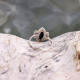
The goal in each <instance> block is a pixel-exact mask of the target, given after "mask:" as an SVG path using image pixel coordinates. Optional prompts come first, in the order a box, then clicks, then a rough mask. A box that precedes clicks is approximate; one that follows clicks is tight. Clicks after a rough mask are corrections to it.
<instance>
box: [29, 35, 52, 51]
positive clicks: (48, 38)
mask: <svg viewBox="0 0 80 80" xmlns="http://www.w3.org/2000/svg"><path fill="white" fill-rule="evenodd" d="M34 37H35V35H33V36H31V37H30V39H29V45H30V47H32V48H33V49H35V50H36V49H39V50H49V49H51V48H52V40H51V39H50V38H49V37H48V38H47V40H48V41H50V43H51V44H50V47H49V48H48V49H41V48H40V47H34V46H33V45H32V43H31V40H32V39H33V38H34Z"/></svg>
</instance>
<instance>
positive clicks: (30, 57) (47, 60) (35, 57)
mask: <svg viewBox="0 0 80 80" xmlns="http://www.w3.org/2000/svg"><path fill="white" fill-rule="evenodd" d="M52 40H53V48H52V49H50V50H49V51H42V50H40V51H39V50H34V49H32V48H31V47H30V46H29V45H28V41H27V40H24V39H22V38H19V37H17V36H14V35H10V34H0V80H80V72H79V71H76V66H75V60H74V57H75V55H76V47H75V45H76V44H79V43H78V42H79V40H80V31H78V32H69V33H65V34H63V35H60V36H58V37H55V38H53V39H52ZM33 44H34V45H37V44H38V47H39V46H40V47H41V46H42V47H44V48H47V47H49V42H42V43H37V42H33ZM77 49H78V50H80V49H79V46H78V48H77Z"/></svg>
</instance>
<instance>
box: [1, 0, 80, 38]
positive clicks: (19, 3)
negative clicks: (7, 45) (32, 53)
mask: <svg viewBox="0 0 80 80" xmlns="http://www.w3.org/2000/svg"><path fill="white" fill-rule="evenodd" d="M40 27H44V28H46V30H47V31H49V32H50V37H51V38H53V37H55V36H58V35H60V34H63V33H65V32H70V31H76V30H80V2H79V0H0V33H9V34H14V35H17V36H20V37H22V38H25V39H29V37H30V36H31V35H32V34H33V31H34V30H35V29H39V28H40Z"/></svg>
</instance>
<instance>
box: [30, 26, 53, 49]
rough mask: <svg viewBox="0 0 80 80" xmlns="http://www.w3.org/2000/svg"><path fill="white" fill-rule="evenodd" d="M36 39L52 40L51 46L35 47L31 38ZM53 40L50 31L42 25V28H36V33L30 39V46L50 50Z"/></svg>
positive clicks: (40, 40)
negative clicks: (45, 47) (46, 47)
mask: <svg viewBox="0 0 80 80" xmlns="http://www.w3.org/2000/svg"><path fill="white" fill-rule="evenodd" d="M33 38H34V39H36V40H37V42H42V41H45V40H48V41H50V43H51V44H50V47H49V48H48V49H41V48H40V47H35V46H33V45H32V43H31V40H32V39H33ZM52 44H53V43H52V40H51V39H50V38H49V32H46V30H45V29H44V28H43V27H42V28H40V29H39V30H35V31H34V34H33V35H32V36H31V37H30V39H29V45H30V47H32V48H33V49H35V50H36V49H40V50H49V49H51V48H52Z"/></svg>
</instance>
